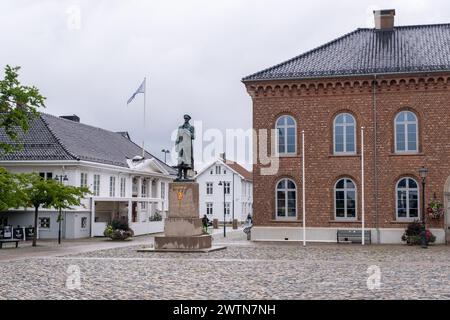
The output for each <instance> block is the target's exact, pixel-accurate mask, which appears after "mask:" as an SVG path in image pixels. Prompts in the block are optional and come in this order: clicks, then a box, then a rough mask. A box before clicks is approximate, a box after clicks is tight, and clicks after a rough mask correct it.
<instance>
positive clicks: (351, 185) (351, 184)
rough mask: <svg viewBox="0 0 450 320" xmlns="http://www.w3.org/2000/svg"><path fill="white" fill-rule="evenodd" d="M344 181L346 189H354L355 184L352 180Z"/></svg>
mask: <svg viewBox="0 0 450 320" xmlns="http://www.w3.org/2000/svg"><path fill="white" fill-rule="evenodd" d="M345 182H346V186H347V189H355V184H354V183H353V181H352V180H350V179H346V180H345Z"/></svg>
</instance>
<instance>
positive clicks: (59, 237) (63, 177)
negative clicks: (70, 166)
mask: <svg viewBox="0 0 450 320" xmlns="http://www.w3.org/2000/svg"><path fill="white" fill-rule="evenodd" d="M55 180H56V181H58V182H59V183H61V184H62V183H63V181H68V180H69V179H68V178H67V176H66V175H64V176H63V175H60V176H58V175H56V177H55ZM61 222H62V212H61V208H59V212H58V223H59V226H58V244H61Z"/></svg>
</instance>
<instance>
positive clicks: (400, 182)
mask: <svg viewBox="0 0 450 320" xmlns="http://www.w3.org/2000/svg"><path fill="white" fill-rule="evenodd" d="M407 180H408V179H402V180H400V181H399V183H398V185H397V188H406V181H407Z"/></svg>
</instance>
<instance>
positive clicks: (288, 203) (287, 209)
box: [276, 179, 297, 219]
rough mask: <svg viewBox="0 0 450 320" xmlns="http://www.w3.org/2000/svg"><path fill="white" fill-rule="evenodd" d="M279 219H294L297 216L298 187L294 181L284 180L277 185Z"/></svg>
mask: <svg viewBox="0 0 450 320" xmlns="http://www.w3.org/2000/svg"><path fill="white" fill-rule="evenodd" d="M276 213H277V217H276V218H277V219H294V218H295V217H296V216H297V187H296V186H295V183H294V181H292V180H290V179H283V180H281V181H279V182H278V184H277V191H276Z"/></svg>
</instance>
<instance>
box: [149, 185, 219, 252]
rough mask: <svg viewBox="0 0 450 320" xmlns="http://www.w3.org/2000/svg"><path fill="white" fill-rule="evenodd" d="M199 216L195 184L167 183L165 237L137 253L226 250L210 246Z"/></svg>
mask: <svg viewBox="0 0 450 320" xmlns="http://www.w3.org/2000/svg"><path fill="white" fill-rule="evenodd" d="M199 216H200V215H199V186H198V183H195V182H183V181H180V182H173V183H169V214H168V217H167V218H166V220H165V224H164V236H156V237H155V248H154V249H143V250H140V251H171V252H174V251H175V252H195V251H199V252H209V251H213V250H219V249H225V247H213V246H212V237H211V235H210V234H205V233H203V228H202V219H201V218H199Z"/></svg>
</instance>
